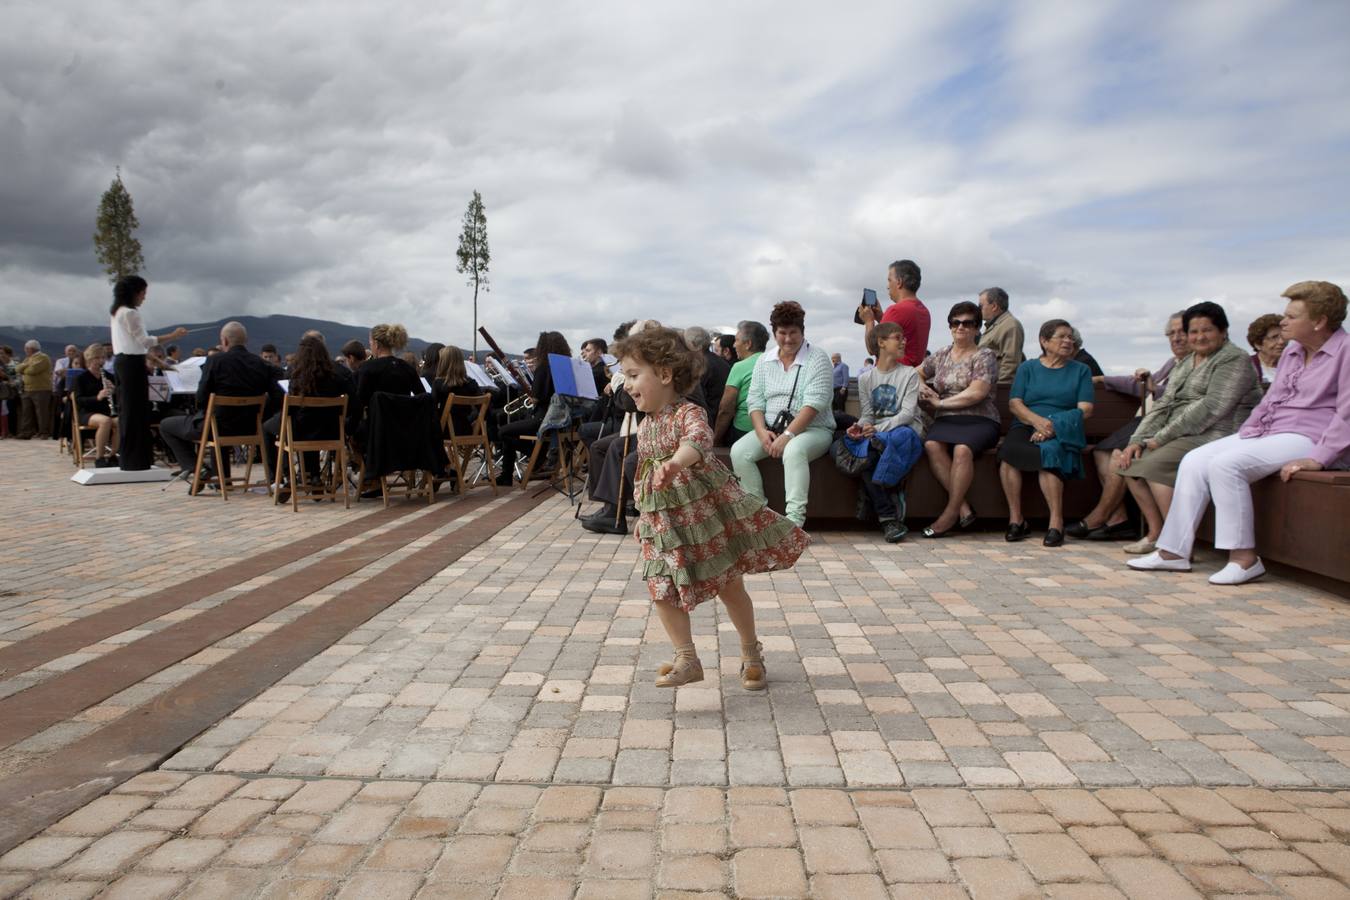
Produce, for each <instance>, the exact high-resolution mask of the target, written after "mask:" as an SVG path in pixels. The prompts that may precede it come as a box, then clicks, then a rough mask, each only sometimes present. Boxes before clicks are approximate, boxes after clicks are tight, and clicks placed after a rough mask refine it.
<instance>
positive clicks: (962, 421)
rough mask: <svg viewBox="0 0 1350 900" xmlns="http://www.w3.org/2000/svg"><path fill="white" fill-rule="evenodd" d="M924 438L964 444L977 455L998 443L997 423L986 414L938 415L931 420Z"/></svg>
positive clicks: (945, 442) (944, 442)
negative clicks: (931, 422)
mask: <svg viewBox="0 0 1350 900" xmlns="http://www.w3.org/2000/svg"><path fill="white" fill-rule="evenodd" d="M924 440H928V441H936V442H937V443H939V444H951V445H952V446H955V445H957V444H965V445H966V446H967V447H969V448H970V452H971V453H972V454H973V455H975V456H979V455H980V454H981V453H983V452H984V451H986V450H989V449H992V448H993V446H994V445H995V444H997V443H998V423H997V422H995V421H994V420H993V419H991V418H989V417H988V416H940V417H939V418H937V419H934V420H933V425H932V427H931V428H929V429H928V434H927V435H925V436H924Z"/></svg>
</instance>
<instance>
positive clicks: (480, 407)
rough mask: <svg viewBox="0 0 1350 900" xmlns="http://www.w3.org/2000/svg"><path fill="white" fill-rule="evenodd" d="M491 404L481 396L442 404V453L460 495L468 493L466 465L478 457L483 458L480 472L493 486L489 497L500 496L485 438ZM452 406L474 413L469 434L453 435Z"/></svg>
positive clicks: (456, 398)
mask: <svg viewBox="0 0 1350 900" xmlns="http://www.w3.org/2000/svg"><path fill="white" fill-rule="evenodd" d="M491 403H492V396H491V395H490V394H480V395H479V396H477V397H460V396H457V395H455V394H451V395H450V397H449V399H448V400H447V401H446V404H445V411H444V412H443V413H441V434H442V435H444V437H445V453H446V455H447V456H449V457H450V467H451V468H452V469H454V470H455V477H456V479H457V480H458V482H459V487H458V491H459V493H461V494H463V493H465V492H466V491H468V489H469V479H468V474H467V472H468V468H469V462H470V460H472V459H473V456H474V454H475V453H481V454H482V456H483V471H484V472H486V473H487V481H488V484H490V485H492V495H493V496H494V497H495V496H499V491H498V490H497V479H496V478H495V477H493V474H492V442H491V441H489V440H488V436H487V416H488V407H489V406H490V405H491ZM455 406H464V407H470V408H472V409H474V410H475V412H474V413H473V424H472V426H471V427H470V429H469V433H468V434H455V424H454V416H452V415H451V413H450V410H451V408H452V407H455Z"/></svg>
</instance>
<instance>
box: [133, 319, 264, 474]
mask: <svg viewBox="0 0 1350 900" xmlns="http://www.w3.org/2000/svg"><path fill="white" fill-rule="evenodd" d="M220 343H221V346H223V347H225V348H227V349H226V350H225V351H224V352H221V353H217V354H215V355H214V356H211V357H209V358H208V359H207V362H206V365H204V366H202V376H201V381H199V382H198V383H197V412H195V413H193V414H191V415H186V416H170V417H169V418H167V419H165V420H163V421H162V422H160V423H159V434H160V437H162V438H163V439H164V443H165V444H166V445H167V446H168V448H169V450H170V452H172V453H173V457H174V459H175V460H177V461H178V466H179V468H180V469H182V472H181V475H180V477H182V478H183V480H184V481H189V482H190V481H192V478H193V475H194V474H195V472H194V469H193V467H194V466H195V465H196V464H197V441H198V440H200V439H201V436H202V430H203V429H204V427H205V425H204V422H205V419H206V406H207V401H208V400H209V399H210V397H211V395H212V394H220V395H221V396H223V397H254V396H257V395H259V394H266V395H267V404H266V407H265V409H264V410H263V418H266V417H267V416H270V415H272V414H273V413H274V412H276V411H277V410H279V409H281V400H282V393H281V387H280V386H279V385H278V384H277V380H276V369H275V368H273V367H272V366H271V365H268V363H266V362H265V361H264V360H263V358H262V357H260V356H258V355H256V354H253V353H250V352H249V351H248V348H247V346H245V345H246V344H247V343H248V331H246V330H245V329H244V326H243V325H242V324H240V323H239V322H226V323H225V325H224V326H223V327H222V328H221V329H220ZM257 414H258V413H257V410H256V409H251V408H248V407H237V408H236V407H229V408H224V409H221V410H219V411H218V412H217V413H216V423H217V424H218V425H219V426H220V433H221V434H222V435H235V434H250V433H252V431H253V429H254V427H255V425H256V421H257ZM229 465H230V461H229V458H228V457H226V459H225V467H226V471H225V472H221V473H220V475H221V477H225V476H227V475H228V474H229V471H228V469H229ZM204 468H206V469H208V470H210V469H214V468H215V461H214V460H212V459H210V458H209V457H208V459H206V460H205V461H204Z"/></svg>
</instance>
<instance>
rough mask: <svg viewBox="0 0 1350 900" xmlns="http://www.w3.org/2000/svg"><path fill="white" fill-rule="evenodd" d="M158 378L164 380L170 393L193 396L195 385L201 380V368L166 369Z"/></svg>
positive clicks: (195, 391) (195, 390)
mask: <svg viewBox="0 0 1350 900" xmlns="http://www.w3.org/2000/svg"><path fill="white" fill-rule="evenodd" d="M160 377H162V378H164V379H165V381H166V382H167V383H168V385H169V390H170V391H171V392H172V393H175V394H195V393H197V385H198V384H200V383H201V380H202V368H201V366H179V367H178V368H177V369H166V370H165V372H164V374H163V375H162V376H160Z"/></svg>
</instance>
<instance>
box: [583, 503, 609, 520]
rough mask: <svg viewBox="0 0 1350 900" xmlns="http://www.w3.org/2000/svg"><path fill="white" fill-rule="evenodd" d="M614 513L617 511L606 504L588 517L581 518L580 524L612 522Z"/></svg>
mask: <svg viewBox="0 0 1350 900" xmlns="http://www.w3.org/2000/svg"><path fill="white" fill-rule="evenodd" d="M616 512H617V510H615V509H614V507H612V506H610V505H609V504H608V503H606V504H605V505H604V506H602V507H600V508H599V509H597V510H596V511H595V512H593V513H591V514H590V515H588V516H581V522H582V524H585V523H587V522H613V521H614V515H615V513H616Z"/></svg>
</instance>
